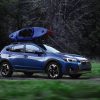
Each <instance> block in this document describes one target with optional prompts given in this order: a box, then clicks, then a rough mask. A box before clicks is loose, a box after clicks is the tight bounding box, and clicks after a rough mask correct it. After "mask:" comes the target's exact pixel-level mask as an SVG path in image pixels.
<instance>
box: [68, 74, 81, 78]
mask: <svg viewBox="0 0 100 100" xmlns="http://www.w3.org/2000/svg"><path fill="white" fill-rule="evenodd" d="M69 76H70V77H71V78H73V79H78V78H80V76H81V74H70V75H69Z"/></svg>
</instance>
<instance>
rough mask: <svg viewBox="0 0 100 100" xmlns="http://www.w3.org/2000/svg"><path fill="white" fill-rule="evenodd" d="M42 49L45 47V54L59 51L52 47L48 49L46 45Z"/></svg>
mask: <svg viewBox="0 0 100 100" xmlns="http://www.w3.org/2000/svg"><path fill="white" fill-rule="evenodd" d="M44 47H45V50H46V51H47V52H50V53H51V52H52V53H60V51H58V50H56V49H55V48H53V47H50V46H47V45H44Z"/></svg>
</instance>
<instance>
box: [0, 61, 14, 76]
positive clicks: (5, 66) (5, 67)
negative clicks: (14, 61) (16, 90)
mask: <svg viewBox="0 0 100 100" xmlns="http://www.w3.org/2000/svg"><path fill="white" fill-rule="evenodd" d="M0 72H1V75H2V76H3V77H11V76H12V74H13V71H12V68H11V66H10V64H9V63H8V62H2V63H1V68H0Z"/></svg>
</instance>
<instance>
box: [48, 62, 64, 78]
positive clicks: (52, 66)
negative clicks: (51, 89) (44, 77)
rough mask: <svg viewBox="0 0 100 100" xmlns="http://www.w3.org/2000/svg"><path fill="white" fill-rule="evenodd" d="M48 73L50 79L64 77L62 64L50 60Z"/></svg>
mask: <svg viewBox="0 0 100 100" xmlns="http://www.w3.org/2000/svg"><path fill="white" fill-rule="evenodd" d="M47 74H48V78H50V79H59V78H62V71H61V66H60V65H59V64H58V63H57V62H50V63H49V64H48V65H47Z"/></svg>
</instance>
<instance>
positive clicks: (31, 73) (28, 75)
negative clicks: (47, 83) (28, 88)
mask: <svg viewBox="0 0 100 100" xmlns="http://www.w3.org/2000/svg"><path fill="white" fill-rule="evenodd" d="M24 75H25V76H26V77H31V76H32V75H33V72H24Z"/></svg>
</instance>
